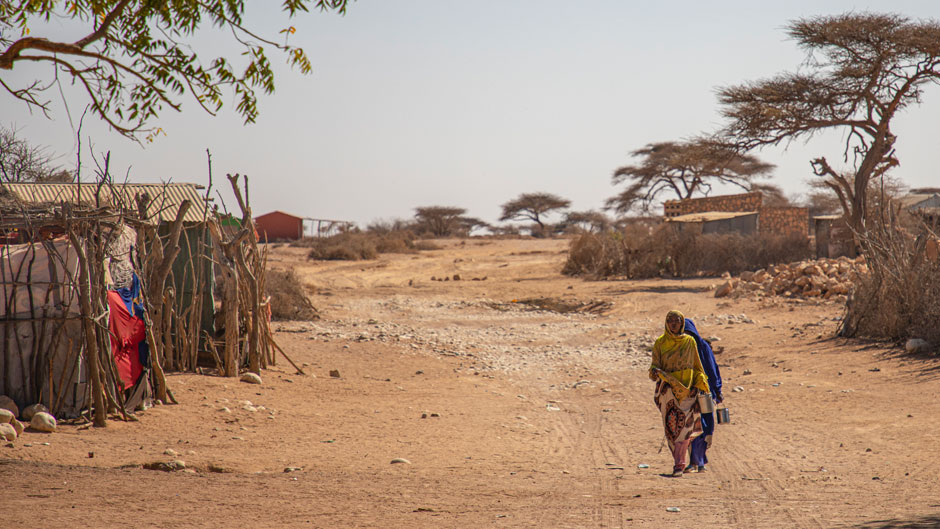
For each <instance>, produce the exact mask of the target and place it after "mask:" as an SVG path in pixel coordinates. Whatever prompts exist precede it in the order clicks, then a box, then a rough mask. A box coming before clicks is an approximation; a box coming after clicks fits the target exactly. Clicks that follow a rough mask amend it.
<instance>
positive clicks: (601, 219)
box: [561, 209, 613, 233]
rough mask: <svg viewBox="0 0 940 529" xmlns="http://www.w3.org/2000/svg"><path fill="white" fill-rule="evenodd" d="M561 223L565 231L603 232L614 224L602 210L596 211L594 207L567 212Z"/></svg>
mask: <svg viewBox="0 0 940 529" xmlns="http://www.w3.org/2000/svg"><path fill="white" fill-rule="evenodd" d="M561 224H562V227H563V229H564V230H565V231H569V230H574V231H587V232H596V233H603V232H605V231H607V230H609V229H610V228H611V226H613V222H612V221H611V220H610V217H608V216H607V215H605V214H603V213H601V212H600V211H594V210H593V209H592V210H588V211H571V212H568V213H567V214H565V218H564V220H562V221H561Z"/></svg>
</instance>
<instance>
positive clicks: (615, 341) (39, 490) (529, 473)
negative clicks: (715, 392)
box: [0, 240, 940, 528]
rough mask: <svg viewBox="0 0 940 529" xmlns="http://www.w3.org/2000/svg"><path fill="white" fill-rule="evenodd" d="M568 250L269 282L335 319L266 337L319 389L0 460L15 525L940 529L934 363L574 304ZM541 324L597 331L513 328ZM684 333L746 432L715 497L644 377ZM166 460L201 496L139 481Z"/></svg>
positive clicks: (702, 305)
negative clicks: (678, 461) (707, 347)
mask: <svg viewBox="0 0 940 529" xmlns="http://www.w3.org/2000/svg"><path fill="white" fill-rule="evenodd" d="M566 244H567V243H566V242H565V241H557V240H556V241H534V240H533V241H530V240H523V241H518V240H516V241H512V240H507V241H488V240H480V241H476V240H473V241H467V242H461V241H445V242H444V243H441V245H442V246H443V247H442V249H440V250H434V251H430V252H422V253H420V254H414V255H385V256H382V257H381V258H380V259H379V260H377V261H373V262H357V263H349V262H329V263H313V262H309V261H306V260H305V259H304V258H303V252H302V251H301V250H299V249H294V248H287V247H281V248H278V249H276V250H275V251H274V253H273V259H272V263H271V264H272V266H274V267H287V266H292V267H294V268H295V269H296V270H297V271H298V272H299V273H300V274H301V276H302V277H303V279H304V282H305V283H306V284H308V285H309V288H310V289H311V290H313V291H315V293H314V294H312V295H311V299H312V300H313V301H314V304H315V305H316V306H317V307H318V308H319V309H320V311H321V313H322V314H323V319H322V320H320V321H316V322H281V323H275V328H277V329H278V332H277V339H278V340H279V342H280V343H281V344H282V345H283V346H284V348H285V350H286V351H287V352H288V354H290V355H291V357H292V358H293V360H294V361H295V362H298V363H302V364H303V367H304V369H305V371H307V372H308V373H310V375H308V376H303V375H298V374H296V373H295V372H294V370H293V369H292V368H291V367H290V365H289V364H287V363H286V362H283V361H279V362H278V364H277V366H275V367H274V368H272V369H270V370H267V371H264V372H263V373H262V378H263V379H264V383H263V384H262V385H261V386H257V385H249V384H245V383H241V382H238V381H237V380H232V379H225V378H220V377H214V376H197V375H173V376H171V378H170V383H171V387H172V388H173V389H174V391H175V394H176V395H177V397H178V399H179V400H180V401H181V404H180V405H177V406H158V407H156V408H154V409H151V410H148V411H146V412H144V413H141V414H140V415H139V417H140V422H136V423H120V422H116V421H111V422H110V423H109V427H108V428H105V429H94V428H87V429H79V428H78V427H76V426H69V425H65V426H62V427H61V428H60V430H59V431H58V432H56V433H54V434H49V435H43V434H39V433H29V432H27V433H26V434H25V435H24V436H23V437H21V438H20V439H18V440H17V442H16V443H14V445H13V446H12V447H0V450H2V451H0V457H2V459H0V483H3V492H2V497H3V501H2V504H3V506H4V507H5V508H4V511H5V513H6V519H7V520H9V522H10V524H11V525H13V524H14V523H15V524H16V525H19V526H23V527H60V526H69V527H114V526H117V525H123V526H130V527H162V528H173V527H213V528H218V527H252V528H266V527H271V528H274V527H277V528H283V527H391V528H413V527H468V528H470V527H558V528H563V527H572V528H583V527H605V528H620V527H677V526H690V525H699V526H702V527H716V526H724V527H865V528H876V527H878V528H883V527H884V528H886V527H936V526H940V478H938V477H937V473H936V470H937V463H936V462H937V461H938V460H940V443H938V442H937V439H938V437H940V423H938V421H937V419H936V418H937V417H938V416H940V404H938V401H937V399H936V398H935V397H934V395H936V394H938V392H940V369H938V366H940V363H938V361H937V360H930V359H918V358H912V357H908V356H905V355H903V354H901V353H900V352H899V351H897V350H896V349H891V348H889V347H888V346H887V345H877V344H876V345H872V344H866V343H858V342H847V341H845V340H842V339H836V338H833V333H834V330H835V328H836V325H837V320H838V318H839V316H840V314H841V310H842V308H841V306H840V305H838V304H817V303H815V302H808V303H807V302H800V301H798V300H788V299H766V300H756V299H739V300H721V299H716V298H714V297H713V295H712V292H711V291H710V290H709V287H710V286H711V285H713V284H714V283H717V281H716V280H714V279H708V278H703V279H694V280H683V281H678V280H650V281H601V282H590V281H583V280H579V279H572V278H567V277H564V276H561V275H560V274H559V272H558V271H559V270H560V268H561V265H562V263H563V262H564V258H565V255H564V251H565V248H566ZM455 275H458V276H459V277H460V279H459V280H454V276H455ZM432 277H434V278H435V279H436V280H431V278H432ZM445 277H446V278H447V279H448V280H447V281H441V280H438V279H441V278H445ZM298 288H302V286H301V285H299V286H298ZM545 298H551V300H552V301H553V304H554V307H555V308H564V307H568V308H571V307H575V306H578V305H583V306H584V307H585V309H586V310H583V311H575V312H569V313H560V312H554V311H551V310H528V309H530V308H532V306H533V305H531V304H526V303H523V302H524V301H529V302H531V303H534V302H532V301H531V300H533V299H543V300H544V299H545ZM514 300H515V302H514ZM520 301H523V302H520ZM671 308H678V309H680V310H682V311H683V312H685V313H686V314H687V315H688V316H689V317H691V318H693V319H694V320H695V321H696V324H697V325H698V327H699V330H700V331H701V332H702V334H703V336H706V337H715V338H717V339H718V340H717V341H715V342H714V344H715V345H716V346H721V347H722V348H723V351H722V352H721V353H719V354H718V356H717V359H718V363H719V365H720V368H721V372H722V375H723V378H724V386H725V395H726V403H727V405H728V407H729V408H730V410H731V417H732V423H731V424H729V425H720V426H718V429H717V432H716V435H715V446H714V447H713V449H712V450H710V451H709V457H710V459H711V460H712V461H711V463H710V464H709V468H708V472H706V473H702V474H696V473H693V474H687V475H686V476H684V477H683V478H679V479H673V478H669V477H666V476H665V474H667V473H668V472H669V471H670V470H671V457H670V456H669V454H668V453H667V451H666V450H663V451H662V452H660V451H659V448H660V446H661V440H662V426H661V420H660V417H659V414H658V412H657V411H656V409H655V408H654V406H653V403H652V384H651V383H650V382H649V381H648V379H647V377H646V368H647V366H648V361H649V360H648V359H649V347H650V346H651V344H652V341H653V340H654V339H655V338H656V337H657V336H658V335H659V334H660V333H661V329H662V322H663V318H664V316H665V313H666V311H667V310H669V309H671ZM588 309H589V310H588ZM331 370H337V371H338V372H339V377H331V376H330V374H329V372H330V371H331ZM736 388H737V390H736ZM397 459H404V460H406V462H401V463H393V460H397ZM171 460H183V461H185V465H186V469H187V470H186V471H176V472H160V471H152V470H145V469H144V468H142V466H141V465H143V464H146V463H151V462H158V461H171ZM647 465H648V468H646V466H647ZM671 507H677V508H679V512H669V511H667V509H669V508H671Z"/></svg>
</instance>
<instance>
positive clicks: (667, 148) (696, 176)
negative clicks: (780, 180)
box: [606, 138, 774, 214]
mask: <svg viewBox="0 0 940 529" xmlns="http://www.w3.org/2000/svg"><path fill="white" fill-rule="evenodd" d="M630 155H631V156H632V157H634V158H640V159H641V160H640V163H639V164H636V165H625V166H623V167H620V168H619V169H617V170H616V171H614V176H613V183H614V185H618V184H620V183H622V182H625V181H626V182H629V185H628V186H627V188H626V189H624V190H623V191H622V192H620V193H619V194H617V195H615V196H613V197H611V198H609V199H607V203H606V208H607V209H612V210H614V211H616V212H617V213H621V214H623V213H627V212H628V211H630V210H631V209H635V208H637V209H639V210H641V211H643V212H649V211H650V209H651V208H652V205H653V203H654V201H656V199H657V197H659V196H660V195H662V194H664V193H665V194H667V195H674V196H675V198H677V199H685V198H691V197H692V196H693V195H694V194H696V193H698V194H701V195H704V196H707V195H708V194H709V193H710V192H711V189H712V185H713V184H717V183H724V184H732V185H735V186H738V187H740V188H742V189H745V190H748V189H749V188H750V186H751V182H752V180H753V179H755V178H757V177H760V176H765V175H767V174H768V173H770V171H771V170H773V168H774V166H773V165H772V164H769V163H764V162H762V161H761V160H759V159H758V158H757V157H755V156H753V155H749V154H742V153H740V152H739V151H738V150H737V149H735V147H734V146H733V145H729V144H727V143H724V142H721V141H718V140H716V139H713V138H697V139H693V140H689V141H683V142H673V141H667V142H660V143H650V144H649V145H647V146H646V147H643V148H642V149H637V150H635V151H633V152H632V153H630Z"/></svg>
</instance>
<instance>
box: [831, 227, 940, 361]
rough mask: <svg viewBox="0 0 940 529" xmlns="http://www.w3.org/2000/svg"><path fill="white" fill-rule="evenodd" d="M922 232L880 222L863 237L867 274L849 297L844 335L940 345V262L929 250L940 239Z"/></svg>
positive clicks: (924, 230)
mask: <svg viewBox="0 0 940 529" xmlns="http://www.w3.org/2000/svg"><path fill="white" fill-rule="evenodd" d="M918 231H919V234H918V235H916V236H915V235H913V234H912V233H911V231H909V230H905V229H898V227H897V226H896V225H892V224H890V223H887V224H886V223H879V224H877V225H876V226H875V227H874V228H872V229H869V230H868V231H867V232H866V233H865V234H862V235H859V236H858V241H859V246H860V247H861V250H862V253H863V255H864V256H865V260H866V262H867V264H868V273H867V274H863V275H861V276H860V277H859V280H858V284H857V285H856V288H855V291H854V292H853V294H852V295H851V296H850V297H849V300H848V303H847V311H846V316H845V318H844V319H843V322H842V328H841V330H840V334H841V335H843V336H848V337H864V338H881V339H890V340H905V339H908V338H921V339H924V340H927V341H928V342H930V343H932V344H934V345H937V344H940V325H937V322H940V279H938V278H940V259H938V258H937V254H936V250H935V251H934V253H933V254H931V252H930V251H929V248H930V246H931V245H933V248H937V245H938V243H940V240H938V239H937V234H936V233H934V232H932V231H931V230H929V229H927V227H926V226H922V227H921V228H920V229H919V230H918ZM915 233H917V232H915Z"/></svg>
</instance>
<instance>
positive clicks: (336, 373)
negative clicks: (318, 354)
mask: <svg viewBox="0 0 940 529" xmlns="http://www.w3.org/2000/svg"><path fill="white" fill-rule="evenodd" d="M330 376H331V377H333V378H339V369H330Z"/></svg>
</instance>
